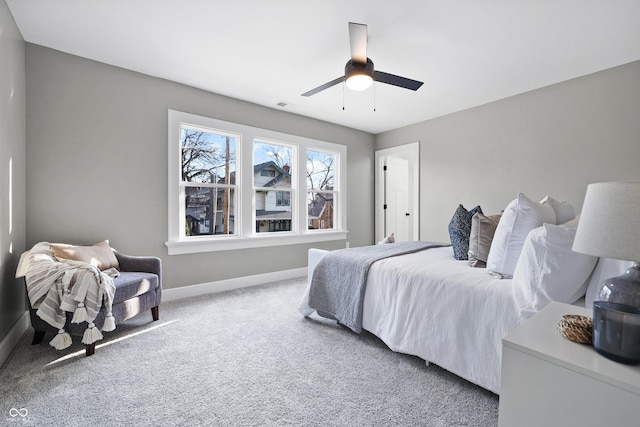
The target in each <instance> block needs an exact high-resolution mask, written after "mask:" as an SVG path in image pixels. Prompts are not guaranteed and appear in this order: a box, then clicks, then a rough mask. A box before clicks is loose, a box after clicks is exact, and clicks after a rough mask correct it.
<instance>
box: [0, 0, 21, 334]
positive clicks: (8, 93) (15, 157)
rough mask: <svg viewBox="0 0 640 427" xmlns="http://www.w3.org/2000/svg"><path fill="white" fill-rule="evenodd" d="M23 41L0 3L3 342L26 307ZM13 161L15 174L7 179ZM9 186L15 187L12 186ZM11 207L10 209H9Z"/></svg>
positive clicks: (0, 297)
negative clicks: (20, 271)
mask: <svg viewBox="0 0 640 427" xmlns="http://www.w3.org/2000/svg"><path fill="white" fill-rule="evenodd" d="M24 68H25V43H24V40H23V39H22V36H21V35H20V32H19V31H18V29H17V27H16V25H15V22H14V21H13V17H12V16H11V13H10V12H9V9H8V8H7V4H6V3H5V1H4V0H1V1H0V341H2V339H3V338H5V337H6V336H7V333H8V332H9V330H10V329H11V328H12V327H13V325H14V324H15V323H16V321H17V320H18V319H19V318H20V316H21V315H22V314H24V311H25V310H26V299H25V298H26V297H25V290H24V283H23V282H22V280H16V279H15V272H16V266H17V264H18V259H19V257H20V254H21V253H22V252H23V251H24V247H25V222H26V219H25V71H24ZM9 162H11V163H12V170H13V176H12V177H11V178H10V177H9ZM10 186H11V188H10ZM10 207H11V212H10V209H9V208H10Z"/></svg>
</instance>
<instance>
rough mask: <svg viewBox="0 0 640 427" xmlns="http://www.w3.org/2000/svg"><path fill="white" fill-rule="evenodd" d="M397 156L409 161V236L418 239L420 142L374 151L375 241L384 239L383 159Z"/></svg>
mask: <svg viewBox="0 0 640 427" xmlns="http://www.w3.org/2000/svg"><path fill="white" fill-rule="evenodd" d="M385 157H398V158H401V159H405V160H408V161H409V182H410V185H411V187H412V188H410V189H409V205H408V206H409V209H410V211H411V212H410V214H411V217H412V220H411V222H410V224H411V230H410V236H411V239H412V240H420V142H419V141H416V142H412V143H409V144H404V145H399V146H396V147H391V148H384V149H381V150H376V152H375V176H374V186H375V197H374V199H375V200H374V206H375V209H374V214H375V241H376V242H379V241H380V240H382V239H384V237H385V236H384V190H385V188H384V179H383V177H384V159H385Z"/></svg>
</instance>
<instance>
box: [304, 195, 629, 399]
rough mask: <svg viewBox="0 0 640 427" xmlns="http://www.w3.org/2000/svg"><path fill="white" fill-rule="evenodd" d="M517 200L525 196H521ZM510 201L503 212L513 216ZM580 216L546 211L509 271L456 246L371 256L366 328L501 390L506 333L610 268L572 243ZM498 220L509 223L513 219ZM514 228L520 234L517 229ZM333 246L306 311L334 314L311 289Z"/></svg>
mask: <svg viewBox="0 0 640 427" xmlns="http://www.w3.org/2000/svg"><path fill="white" fill-rule="evenodd" d="M527 200H528V199H527ZM516 202H523V200H522V199H520V195H519V198H518V199H516ZM532 203H533V202H532ZM517 204H518V203H516V205H517ZM525 204H526V203H525ZM510 206H511V204H510V205H509V206H508V207H507V209H505V213H504V214H503V217H504V216H505V215H506V216H507V217H508V216H509V215H510V214H509V207H510ZM516 207H517V206H516ZM517 208H518V207H517ZM521 208H522V206H520V207H519V208H518V209H521ZM518 209H516V211H515V213H516V214H517V213H518ZM536 209H537V207H536ZM475 216H477V214H476V215H474V217H475ZM515 216H516V217H518V216H519V217H523V215H521V213H520V215H515ZM578 219H579V218H575V219H573V220H571V221H567V222H566V223H563V224H560V225H555V224H552V223H546V222H545V221H546V220H547V219H545V218H539V219H538V220H537V221H538V223H537V224H533V225H529V226H528V227H529V230H526V233H525V234H524V235H525V237H523V238H522V242H521V244H520V247H519V248H518V249H517V251H518V254H517V256H516V257H515V261H514V264H513V266H512V267H511V268H512V271H509V273H510V274H506V273H505V274H497V273H496V272H495V271H493V270H490V269H489V268H488V267H489V266H490V265H489V264H488V265H487V267H485V268H473V267H471V266H470V261H468V260H457V259H456V258H455V257H454V253H455V251H454V250H453V249H452V247H451V246H445V247H433V248H428V249H425V250H420V251H417V252H413V253H409V254H404V255H398V256H391V257H388V258H384V259H381V260H378V261H376V262H374V263H372V264H371V265H370V268H369V270H368V273H367V279H366V287H365V291H364V296H363V301H362V312H361V317H362V329H364V330H366V331H369V332H371V333H372V334H374V335H376V336H377V337H379V338H380V339H381V340H382V341H383V342H384V343H385V344H386V345H387V346H388V347H389V348H390V349H391V350H393V351H396V352H401V353H406V354H410V355H415V356H418V357H420V358H422V359H424V360H425V361H427V362H430V363H434V364H436V365H438V366H440V367H442V368H444V369H446V370H448V371H450V372H452V373H454V374H456V375H458V376H460V377H462V378H464V379H466V380H468V381H470V382H472V383H474V384H477V385H479V386H481V387H483V388H485V389H487V390H490V391H492V392H494V393H496V394H499V393H500V369H501V359H502V357H501V356H502V338H503V337H504V336H505V335H507V334H508V333H509V332H510V331H512V330H513V329H515V328H516V327H517V326H518V325H519V324H520V323H522V322H523V321H525V320H526V319H527V318H529V317H531V316H532V315H533V314H535V313H536V312H537V311H539V310H540V309H542V308H543V307H544V306H545V305H546V304H548V303H549V302H550V301H552V300H554V301H560V302H565V303H572V304H575V305H578V306H585V298H584V295H585V293H587V294H589V293H590V294H591V295H592V294H593V291H592V290H589V289H592V288H594V287H595V286H597V283H598V282H599V280H601V279H602V278H603V277H602V276H603V274H607V273H603V272H602V271H603V269H605V270H606V269H607V268H608V269H609V270H608V271H610V270H611V268H612V266H610V265H609V266H607V265H605V264H602V268H600V265H599V266H598V267H597V268H596V269H595V270H594V267H595V265H596V262H597V259H596V258H594V257H590V256H587V255H583V254H577V253H575V252H573V251H572V250H571V246H572V243H573V237H574V236H575V230H576V228H577V221H578ZM554 220H555V216H554ZM563 220H564V219H563ZM499 221H500V224H499V225H500V226H501V227H506V225H505V223H507V222H509V219H508V218H507V219H506V220H505V219H500V220H499ZM502 231H504V230H502ZM510 231H511V234H512V235H513V234H517V233H516V231H518V230H516V231H514V230H513V229H512V230H510ZM518 232H520V233H523V231H522V230H519V231H518ZM500 233H501V231H500V229H499V227H498V230H496V231H495V238H494V239H500V238H501V237H499V234H500ZM511 237H513V236H511ZM347 250H348V249H347ZM491 250H493V247H492V249H491ZM340 251H344V250H340ZM332 252H334V253H335V252H339V251H332ZM328 253H329V252H328V251H324V250H319V249H310V250H309V254H308V262H309V264H308V265H309V273H308V278H309V280H308V285H307V288H306V290H305V292H304V295H303V297H302V301H301V302H300V304H299V306H298V310H299V312H300V313H301V314H302V315H303V316H311V315H313V314H314V313H316V315H318V314H321V315H323V317H327V316H324V314H323V313H320V312H319V311H318V312H316V310H314V308H312V307H314V306H316V305H313V304H310V301H309V295H310V293H311V287H312V278H313V275H314V270H315V269H316V268H317V266H318V265H319V264H320V263H321V262H322V259H323V257H325V256H326V255H327V254H328ZM508 255H509V254H506V253H505V254H503V257H504V258H508V257H509V256H508ZM494 258H495V256H494ZM511 258H513V254H511ZM495 261H496V260H495V259H494V260H493V264H494V265H495V264H496V262H495ZM613 268H614V269H615V268H619V265H618V266H613ZM490 273H494V274H490Z"/></svg>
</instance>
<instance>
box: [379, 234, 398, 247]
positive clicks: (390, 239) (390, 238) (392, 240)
mask: <svg viewBox="0 0 640 427" xmlns="http://www.w3.org/2000/svg"><path fill="white" fill-rule="evenodd" d="M395 242H396V237H395V235H394V234H393V233H391V234H389V235H388V236H387V237H385V238H384V239H382V240H380V241H379V242H378V244H379V245H386V244H388V243H395Z"/></svg>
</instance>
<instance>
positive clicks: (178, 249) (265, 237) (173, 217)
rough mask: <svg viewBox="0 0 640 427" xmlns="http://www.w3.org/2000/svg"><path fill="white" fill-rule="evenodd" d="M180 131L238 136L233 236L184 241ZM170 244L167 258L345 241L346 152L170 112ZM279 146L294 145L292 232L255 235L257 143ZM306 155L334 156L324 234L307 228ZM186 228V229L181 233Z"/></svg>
mask: <svg viewBox="0 0 640 427" xmlns="http://www.w3.org/2000/svg"><path fill="white" fill-rule="evenodd" d="M182 126H188V127H192V128H200V129H203V130H211V131H215V132H220V133H221V134H233V135H234V136H236V135H237V140H236V148H235V150H236V177H235V179H236V181H235V186H236V188H235V198H236V203H237V205H236V206H235V209H236V210H235V214H236V218H235V219H234V225H235V229H234V231H235V234H229V235H204V236H185V235H184V225H185V216H184V208H182V210H181V205H183V204H184V203H183V201H182V199H181V197H182V196H183V195H182V194H181V191H180V188H181V185H180V182H181V177H182V171H181V162H180V160H181V150H180V148H181V147H180V132H181V129H182ZM167 139H168V172H169V173H168V199H169V200H168V240H167V241H166V242H165V245H166V246H167V248H168V253H169V255H180V254H189V253H198V252H213V251H221V250H232V249H244V248H257V247H268V246H281V245H295V244H302V243H313V242H323V241H333V240H344V239H346V238H347V234H348V230H347V206H346V200H347V195H346V192H347V191H346V190H347V185H346V178H347V170H346V165H347V147H346V145H343V144H336V143H332V142H327V141H321V140H315V139H311V138H306V137H302V136H298V135H290V134H286V133H282V132H276V131H271V130H267V129H262V128H257V127H254V126H248V125H242V124H238V123H233V122H227V121H223V120H218V119H213V118H209V117H204V116H199V115H195V114H190V113H185V112H181V111H176V110H171V109H170V110H168V138H167ZM269 140H271V141H274V142H276V141H280V142H282V143H283V144H287V145H290V146H295V147H296V149H295V150H294V152H295V153H296V154H295V155H294V156H295V158H294V159H292V163H293V164H292V165H290V167H291V175H292V177H294V178H293V179H292V188H291V196H290V200H291V208H292V218H291V226H292V231H291V232H284V233H283V232H277V233H256V230H255V228H256V218H255V196H254V187H253V146H254V144H253V143H254V141H269ZM307 150H312V151H324V152H330V153H332V154H334V155H336V166H335V174H336V177H335V179H336V182H335V183H334V186H335V187H336V189H335V190H334V191H333V193H334V197H335V204H336V206H334V209H335V210H336V213H335V219H334V220H335V222H336V224H335V225H334V228H332V229H326V230H310V229H308V223H309V219H308V212H307V183H306V162H307ZM181 227H182V228H181Z"/></svg>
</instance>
